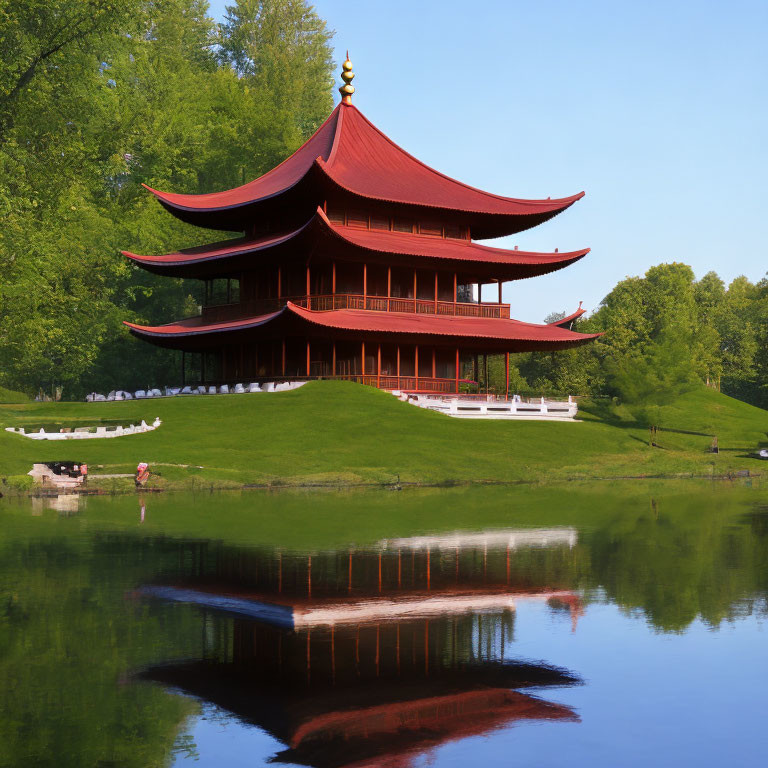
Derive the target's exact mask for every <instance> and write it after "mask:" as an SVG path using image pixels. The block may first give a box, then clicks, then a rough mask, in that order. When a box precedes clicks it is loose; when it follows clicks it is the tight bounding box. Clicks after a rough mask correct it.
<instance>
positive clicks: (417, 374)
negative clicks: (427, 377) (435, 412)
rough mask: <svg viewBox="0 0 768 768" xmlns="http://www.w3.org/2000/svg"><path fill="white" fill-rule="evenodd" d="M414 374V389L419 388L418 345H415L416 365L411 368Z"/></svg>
mask: <svg viewBox="0 0 768 768" xmlns="http://www.w3.org/2000/svg"><path fill="white" fill-rule="evenodd" d="M413 372H414V374H416V389H418V388H419V345H418V344H417V345H416V367H415V368H414V369H413Z"/></svg>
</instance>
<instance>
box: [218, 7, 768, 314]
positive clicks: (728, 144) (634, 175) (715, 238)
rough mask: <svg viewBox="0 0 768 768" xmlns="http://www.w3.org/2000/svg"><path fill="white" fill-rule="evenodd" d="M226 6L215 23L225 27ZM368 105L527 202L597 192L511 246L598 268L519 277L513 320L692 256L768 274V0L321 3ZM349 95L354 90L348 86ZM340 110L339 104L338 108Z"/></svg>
mask: <svg viewBox="0 0 768 768" xmlns="http://www.w3.org/2000/svg"><path fill="white" fill-rule="evenodd" d="M225 5H227V2H226V0H214V2H212V3H211V13H212V15H213V16H215V17H216V18H218V19H221V18H222V16H223V9H224V6H225ZM314 5H315V8H316V9H317V11H318V13H319V14H320V15H321V16H322V17H323V18H324V19H326V21H327V22H328V24H329V26H330V27H331V28H332V29H334V30H335V31H336V36H335V38H334V42H335V45H336V59H337V62H339V63H340V62H341V61H342V60H343V54H344V51H345V49H346V48H349V52H350V57H351V59H352V61H353V63H354V69H355V73H356V78H355V82H354V85H355V87H356V89H357V91H356V93H355V96H354V103H355V104H356V105H357V106H358V107H359V108H360V109H362V110H363V112H364V113H365V114H366V115H367V116H368V117H369V118H370V119H371V120H372V121H373V122H374V123H376V125H377V126H378V127H379V128H381V129H382V130H383V131H384V132H385V133H387V134H388V135H389V136H390V137H391V138H392V139H393V140H394V141H396V142H397V143H398V144H400V145H401V146H403V147H404V148H405V149H407V150H408V151H409V152H411V153H412V154H414V155H416V156H417V157H419V158H420V159H421V160H423V161H424V162H426V163H428V164H429V165H431V166H433V167H435V168H437V169H438V170H440V171H443V172H444V173H447V174H449V175H451V176H454V177H456V178H458V179H460V180H462V181H464V182H466V183H468V184H472V185H473V186H476V187H480V188H482V189H486V190H488V191H491V192H495V193H497V194H502V195H508V196H511V197H530V198H541V197H548V196H552V197H562V196H566V195H570V194H573V193H574V192H578V191H580V190H582V189H583V190H585V191H586V193H587V195H586V197H585V198H584V199H583V200H582V201H580V202H578V203H576V204H575V205H574V206H573V207H572V208H570V209H569V210H568V211H566V212H565V213H563V214H561V215H560V216H558V217H557V218H555V219H554V220H552V221H551V222H548V223H546V224H543V225H541V226H540V227H537V228H535V229H532V230H529V231H528V232H523V233H521V234H519V235H516V236H514V237H512V238H505V239H502V240H496V241H494V244H498V245H501V246H503V247H512V246H513V245H519V246H520V247H521V248H527V249H530V250H552V249H554V248H556V247H557V248H560V250H561V251H563V250H574V249H577V248H582V247H585V246H589V247H591V248H592V252H591V253H590V254H589V255H588V256H587V257H586V258H585V259H583V260H582V261H581V262H579V263H577V264H576V265H574V266H571V267H569V268H567V269H565V270H562V271H560V272H557V273H555V274H553V275H548V276H545V277H539V278H535V279H533V280H525V281H519V282H516V283H510V284H508V285H507V287H506V289H505V300H506V301H510V302H511V303H512V305H513V316H514V317H517V318H518V319H521V320H528V321H533V322H540V321H541V320H542V319H543V318H544V316H545V315H547V314H548V313H549V312H551V311H558V310H567V311H571V310H573V309H575V308H576V305H577V304H578V301H579V300H580V299H583V300H584V306H585V308H587V309H588V310H593V309H594V308H596V307H597V305H598V304H599V303H600V301H601V299H602V298H603V297H604V296H605V295H606V294H607V293H608V292H609V291H610V290H611V288H612V287H613V286H614V285H615V284H616V282H618V281H619V280H621V279H623V278H624V277H626V276H628V275H640V274H643V273H644V272H645V271H646V269H647V268H648V267H650V266H652V265H654V264H658V263H660V262H665V261H666V262H669V261H683V262H685V263H687V264H690V265H691V266H692V267H693V269H694V271H695V272H696V275H697V276H698V277H701V276H702V275H704V274H705V273H706V272H708V271H709V270H715V271H716V272H717V273H718V274H719V275H720V276H721V277H723V278H724V279H725V280H726V282H728V281H730V280H732V279H733V278H734V277H736V276H738V275H740V274H744V275H746V276H747V277H748V278H750V279H751V280H753V281H755V280H758V279H760V278H761V277H763V276H764V275H765V273H766V271H768V248H766V234H765V231H764V230H765V223H766V214H765V210H764V203H763V201H762V195H763V194H764V193H765V188H766V180H767V179H766V177H768V159H767V158H768V150H766V138H767V137H768V87H766V86H767V79H768V43H766V39H768V2H766V0H753V1H749V0H731V1H730V2H724V1H723V0H721V1H720V2H709V1H708V0H698V1H697V2H687V1H685V2H684V1H683V0H667V1H666V2H658V1H657V0H644V1H643V2H628V1H624V0H618V1H617V0H612V1H611V2H607V1H606V2H603V1H602V0H600V1H598V0H582V2H574V0H547V2H542V1H541V0H525V1H522V0H520V1H518V0H506V2H505V1H504V0H485V2H466V0H462V1H461V2H459V1H458V0H418V1H415V0H410V2H407V1H405V0H365V1H364V2H357V3H355V2H350V0H317V2H315V4H314ZM339 84H341V82H340V81H339ZM337 98H338V96H337Z"/></svg>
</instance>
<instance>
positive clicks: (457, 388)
mask: <svg viewBox="0 0 768 768" xmlns="http://www.w3.org/2000/svg"><path fill="white" fill-rule="evenodd" d="M458 391H459V348H458V347H456V393H457V394H458Z"/></svg>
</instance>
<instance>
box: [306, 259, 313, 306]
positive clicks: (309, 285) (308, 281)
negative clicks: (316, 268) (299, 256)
mask: <svg viewBox="0 0 768 768" xmlns="http://www.w3.org/2000/svg"><path fill="white" fill-rule="evenodd" d="M311 292H312V290H311V283H310V277H309V264H307V309H312V299H310V298H309V295H310V293H311Z"/></svg>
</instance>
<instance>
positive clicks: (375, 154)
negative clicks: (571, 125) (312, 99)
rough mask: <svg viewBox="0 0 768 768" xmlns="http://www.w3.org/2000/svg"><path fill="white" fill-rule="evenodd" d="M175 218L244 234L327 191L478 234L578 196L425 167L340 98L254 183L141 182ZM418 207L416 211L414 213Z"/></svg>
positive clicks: (536, 217) (525, 222) (533, 221)
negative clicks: (189, 187)
mask: <svg viewBox="0 0 768 768" xmlns="http://www.w3.org/2000/svg"><path fill="white" fill-rule="evenodd" d="M147 189H149V190H150V191H151V192H152V193H153V194H155V195H156V196H157V198H158V199H159V200H160V202H161V203H162V204H163V205H164V206H165V207H166V208H167V209H168V210H169V211H171V212H172V213H173V214H174V215H176V216H177V217H178V218H180V219H182V220H184V221H188V222H190V223H193V224H197V225H199V226H203V227H209V228H211V229H225V230H230V231H237V230H242V231H246V230H247V229H248V228H249V226H250V225H251V224H252V222H253V221H254V220H255V219H257V218H258V217H259V216H260V215H265V214H266V213H267V212H268V211H271V210H275V206H274V204H273V203H276V202H277V203H279V208H280V209H282V210H285V209H286V206H287V205H289V204H290V205H291V206H294V207H296V208H297V209H301V208H303V207H305V206H309V210H311V208H312V207H313V206H315V205H317V204H318V203H319V202H321V201H322V200H323V199H326V198H327V197H328V196H329V195H330V196H334V195H337V196H338V195H342V196H346V197H347V198H349V197H351V198H352V199H353V200H356V201H357V203H358V204H365V201H372V202H378V203H385V204H389V205H393V206H396V207H398V208H399V209H401V210H402V208H403V207H406V208H412V209H413V208H415V209H421V210H422V211H423V212H424V214H425V215H430V216H433V217H434V216H444V217H451V218H453V219H455V218H457V217H458V218H460V219H461V220H462V221H463V222H464V223H465V224H468V225H469V226H470V227H471V230H472V234H473V236H474V237H477V238H478V239H485V238H491V237H500V236H502V235H509V234H513V233H515V232H520V231H522V230H525V229H529V228H530V227H534V226H536V225H537V224H541V223H542V222H544V221H547V220H548V219H550V218H552V217H553V216H556V215H557V214H558V213H560V212H561V211H564V210H565V209H566V208H568V207H569V206H570V205H572V204H573V203H574V202H575V201H576V200H578V199H580V198H581V197H582V196H583V195H584V193H583V192H580V193H578V194H576V195H572V196H570V197H565V198H559V199H554V200H553V199H549V198H548V199H546V200H525V199H520V198H512V197H502V196H500V195H495V194H492V193H490V192H484V191H482V190H479V189H476V188H475V187H471V186H469V185H467V184H464V183H462V182H460V181H457V180H455V179H452V178H450V177H449V176H446V175H444V174H442V173H440V172H438V171H436V170H434V169H433V168H430V167H429V166H427V165H425V164H424V163H422V162H421V161H419V160H417V159H416V158H415V157H413V156H412V155H410V154H408V153H407V152H406V151H405V150H403V149H402V148H401V147H399V146H398V145H397V144H395V143H394V142H393V141H392V140H391V139H389V138H388V137H387V136H386V135H384V134H383V133H382V132H381V131H380V130H379V129H378V128H376V127H375V126H374V125H373V124H372V123H371V122H370V121H369V120H368V119H367V118H366V117H365V116H364V115H363V114H362V113H361V112H360V111H359V110H358V109H357V108H356V107H355V106H353V105H352V104H346V103H341V104H339V105H338V106H337V107H336V109H334V111H333V112H332V113H331V115H330V117H329V118H328V119H327V120H326V121H325V122H324V123H323V124H322V125H321V126H320V128H319V129H318V130H317V131H316V132H315V133H314V134H313V135H312V136H311V137H310V139H309V140H308V141H307V142H306V143H305V144H304V145H303V146H302V147H300V148H299V149H298V150H297V151H296V152H294V154H292V155H291V156H290V157H289V158H288V159H286V160H285V161H284V162H282V163H281V164H280V165H278V166H277V167H276V168H274V169H273V170H271V171H269V172H268V173H266V174H264V175H263V176H260V177H259V178H257V179H255V180H254V181H251V182H249V183H248V184H244V185H242V186H240V187H235V188H234V189H229V190H225V191H222V192H212V193H208V194H202V195H188V194H175V193H169V192H160V191H158V190H155V189H152V188H151V187H147ZM416 212H418V211H416Z"/></svg>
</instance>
